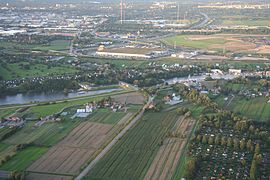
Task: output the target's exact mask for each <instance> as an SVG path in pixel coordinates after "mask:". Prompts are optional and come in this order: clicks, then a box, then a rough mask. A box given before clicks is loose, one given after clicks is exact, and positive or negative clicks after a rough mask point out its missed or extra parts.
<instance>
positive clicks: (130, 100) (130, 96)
mask: <svg viewBox="0 0 270 180" xmlns="http://www.w3.org/2000/svg"><path fill="white" fill-rule="evenodd" d="M112 99H113V100H114V101H116V102H119V103H121V104H133V105H141V104H143V103H144V102H145V98H144V97H143V96H142V95H141V94H140V93H138V92H132V93H127V94H120V95H115V96H112Z"/></svg>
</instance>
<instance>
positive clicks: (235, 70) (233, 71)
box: [229, 69, 242, 75]
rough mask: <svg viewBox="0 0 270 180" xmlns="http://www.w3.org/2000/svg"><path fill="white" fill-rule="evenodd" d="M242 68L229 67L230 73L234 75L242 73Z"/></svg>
mask: <svg viewBox="0 0 270 180" xmlns="http://www.w3.org/2000/svg"><path fill="white" fill-rule="evenodd" d="M241 73H242V70H241V69H229V74H232V75H241Z"/></svg>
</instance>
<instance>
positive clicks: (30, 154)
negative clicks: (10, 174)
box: [0, 147, 48, 171]
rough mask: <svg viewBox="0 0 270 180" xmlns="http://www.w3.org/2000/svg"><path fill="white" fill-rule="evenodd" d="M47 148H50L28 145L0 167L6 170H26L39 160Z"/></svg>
mask: <svg viewBox="0 0 270 180" xmlns="http://www.w3.org/2000/svg"><path fill="white" fill-rule="evenodd" d="M47 150H48V148H45V147H27V148H25V149H23V150H21V151H19V152H18V153H17V154H16V155H15V156H13V157H12V158H11V159H10V160H9V161H7V162H6V163H5V164H4V165H2V166H0V169H1V170H5V171H15V170H16V171H22V170H25V169H26V168H27V167H28V166H29V165H30V164H31V163H33V162H34V161H35V160H37V159H38V158H39V157H40V156H41V155H42V154H44V153H45V152H46V151H47Z"/></svg>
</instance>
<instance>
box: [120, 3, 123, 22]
mask: <svg viewBox="0 0 270 180" xmlns="http://www.w3.org/2000/svg"><path fill="white" fill-rule="evenodd" d="M120 11H121V12H120V13H121V15H120V16H121V17H120V18H121V19H120V23H121V24H123V0H121V3H120Z"/></svg>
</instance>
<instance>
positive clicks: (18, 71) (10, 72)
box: [0, 62, 77, 80]
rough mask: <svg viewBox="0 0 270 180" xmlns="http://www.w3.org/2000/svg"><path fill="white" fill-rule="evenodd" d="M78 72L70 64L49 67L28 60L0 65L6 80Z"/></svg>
mask: <svg viewBox="0 0 270 180" xmlns="http://www.w3.org/2000/svg"><path fill="white" fill-rule="evenodd" d="M26 65H27V66H29V69H25V68H24V67H25V66H26ZM75 72H77V70H76V69H74V68H71V67H69V66H64V65H63V66H57V67H50V68H48V66H47V65H44V64H39V63H37V64H31V65H30V64H29V63H28V62H20V63H13V64H10V63H9V64H7V65H6V66H5V67H3V66H1V65H0V76H1V77H2V78H3V79H4V80H10V79H15V78H25V77H36V76H50V75H61V74H72V73H75Z"/></svg>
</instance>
